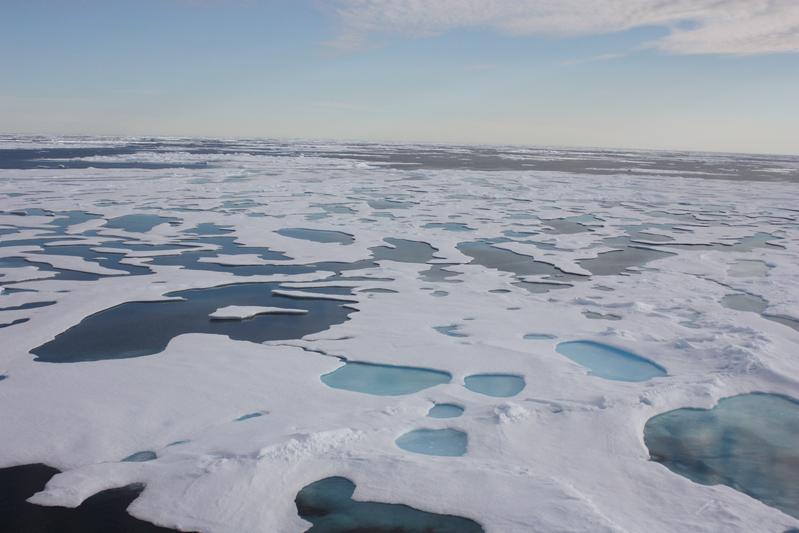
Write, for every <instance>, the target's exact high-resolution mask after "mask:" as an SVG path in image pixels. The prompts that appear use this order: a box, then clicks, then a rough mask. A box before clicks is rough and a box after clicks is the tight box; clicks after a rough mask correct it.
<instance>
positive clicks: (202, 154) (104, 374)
mask: <svg viewBox="0 0 799 533" xmlns="http://www.w3.org/2000/svg"><path fill="white" fill-rule="evenodd" d="M75 146H81V147H84V148H86V150H83V151H82V152H81V157H80V158H74V157H72V158H71V159H70V157H71V156H68V155H64V154H66V152H67V151H68V149H67V148H63V147H72V148H74V147H75ZM117 147H121V148H124V149H120V150H119V153H118V154H116V155H115V152H114V150H115V149H116V148H117ZM137 147H139V148H137ZM4 148H18V149H20V150H23V151H25V150H27V151H28V152H26V153H29V154H30V155H29V156H28V157H29V160H25V164H24V165H22V166H19V167H18V168H15V167H14V165H13V164H11V163H8V164H5V163H3V164H0V211H2V213H0V274H2V276H0V286H2V287H3V291H2V293H0V309H2V310H0V315H2V316H0V339H1V340H2V346H3V350H2V353H0V428H3V445H2V447H1V449H0V468H3V467H10V466H15V465H28V464H34V463H44V464H47V465H50V466H52V467H55V468H58V469H59V470H61V471H62V473H60V474H58V475H55V476H54V477H53V478H52V479H51V480H50V481H49V483H48V484H47V486H46V488H45V489H44V490H43V491H41V492H39V493H37V494H36V495H34V496H33V497H32V499H31V501H32V502H34V503H36V504H40V505H57V506H68V507H75V506H78V505H80V504H81V502H83V501H84V500H86V499H87V498H90V497H91V496H92V495H94V494H97V493H98V492H100V491H103V490H105V489H110V488H116V487H124V486H127V485H130V484H133V483H141V484H144V485H145V488H144V490H143V491H142V492H141V494H140V495H139V496H138V497H137V498H136V499H135V500H134V501H133V503H132V504H131V506H130V508H129V512H130V513H131V514H132V515H134V516H135V517H137V518H140V519H142V520H146V521H148V522H153V523H156V524H159V525H163V526H165V527H171V528H176V529H181V530H185V531H201V532H204V533H205V532H207V533H234V532H235V533H284V532H285V533H291V532H297V531H304V530H306V529H308V528H309V527H310V526H311V524H310V522H309V521H308V520H305V519H303V518H302V517H301V516H300V515H299V514H298V509H297V506H296V505H295V497H297V495H298V493H300V492H301V491H303V489H304V488H306V487H309V486H318V485H313V484H314V483H317V482H320V481H321V480H327V479H328V478H332V479H338V480H340V479H342V478H346V480H344V481H343V482H336V483H338V484H339V485H341V487H343V489H346V490H354V494H351V495H352V500H349V499H346V501H347V502H348V503H347V505H350V506H354V507H352V509H356V508H359V507H358V505H359V504H358V502H384V503H394V504H404V505H407V506H411V507H413V508H415V509H417V510H420V511H425V512H429V513H435V514H436V515H451V516H455V517H462V518H463V519H468V520H472V521H474V522H476V523H477V524H479V527H482V528H483V529H484V530H485V531H486V532H490V533H509V532H510V533H513V532H529V531H537V532H542V533H547V532H564V531H569V532H589V531H590V532H592V533H595V532H614V533H637V532H646V533H671V532H674V531H692V532H706V533H710V532H718V531H725V532H740V533H750V532H753V531H764V532H766V531H768V532H782V531H785V530H787V529H790V528H796V527H799V517H796V516H791V515H789V514H787V513H786V512H784V511H781V510H780V509H778V508H776V507H772V506H769V505H766V504H765V503H763V502H761V501H759V500H758V499H756V498H754V497H752V496H749V495H747V494H745V493H744V492H742V491H739V490H736V489H735V488H733V487H730V486H727V485H724V484H716V485H704V484H701V483H696V482H694V481H692V480H691V479H689V478H688V477H686V476H682V475H679V474H678V473H675V472H673V471H671V470H670V469H669V468H667V467H666V466H664V465H663V464H660V463H659V462H657V461H652V460H650V456H649V453H650V452H649V449H648V448H647V446H646V443H645V441H644V428H645V425H646V424H647V421H649V420H651V419H653V417H656V416H657V415H659V414H662V413H666V412H669V411H673V410H676V409H681V408H702V409H710V408H712V407H714V406H715V405H717V404H718V403H719V401H720V400H722V399H724V398H729V397H735V396H738V395H744V394H748V393H753V392H760V393H772V394H778V395H781V396H784V397H788V398H799V358H797V357H796V354H797V352H799V327H794V326H793V325H792V324H796V325H799V322H797V320H799V289H798V288H797V287H799V209H797V205H799V159H797V158H790V157H768V156H736V155H729V154H684V153H681V154H667V153H662V152H653V153H649V152H614V151H604V150H582V151H566V150H556V149H532V148H530V149H527V148H520V147H445V146H428V145H392V144H371V145H370V144H360V143H358V144H337V143H324V142H310V141H308V142H296V143H284V142H272V141H262V140H228V141H218V140H212V139H200V140H188V139H165V140H161V141H152V140H149V141H144V140H140V139H125V138H115V139H46V138H41V139H35V138H25V137H0V163H2V162H3V161H4V160H3V149H4ZM94 148H97V149H98V152H97V154H95V155H92V154H91V150H92V149H94ZM100 148H102V150H101V149H100ZM62 150H64V151H65V152H63V153H62ZM66 159H69V161H70V163H71V164H70V165H66V166H65V165H63V162H64V161H65V160H66ZM15 161H20V160H19V159H17V160H15ZM109 162H113V163H114V165H113V167H112V168H96V167H95V166H93V165H100V163H109ZM152 162H158V165H149V164H146V163H152ZM100 166H102V165H100ZM287 229H294V230H295V231H287ZM297 230H299V231H297ZM323 232H326V233H323ZM298 237H299V238H298ZM303 237H307V238H303ZM311 237H313V238H311ZM309 239H310V240H309ZM314 239H315V240H314ZM220 294H221V295H229V296H230V297H229V298H228V296H225V298H221V299H220V296H219V295H220ZM731 294H739V295H748V297H747V300H748V301H750V302H756V304H757V305H756V306H755V308H754V310H750V309H748V308H742V306H741V305H736V299H737V300H738V302H737V303H738V304H741V302H742V301H743V300H742V297H737V298H735V299H733V300H730V298H727V299H726V300H725V297H727V296H728V295H731ZM234 296H235V297H234ZM222 300H224V301H222ZM41 302H55V303H54V304H49V305H39V304H40V303H41ZM169 306H171V307H169ZM131 310H135V311H136V312H135V313H129V311H131ZM154 310H159V311H158V312H159V313H160V312H164V313H166V314H165V315H164V317H166V318H159V317H160V315H155V316H154V315H153V313H152V312H151V311H154ZM182 310H187V311H188V315H186V314H185V313H184V312H183V311H182ZM286 312H289V313H292V314H285V313H286ZM128 313H129V314H128ZM213 315H216V316H213ZM222 317H224V318H230V320H213V318H222ZM591 317H594V318H591ZM609 317H614V318H615V319H614V320H609V319H608V318H609ZM246 318H250V319H249V320H244V319H246ZM597 318H598V319H597ZM98 321H99V322H98ZM103 321H110V322H103ZM81 324H83V325H81ZM91 324H112V325H113V328H111V329H108V328H106V327H105V326H103V331H106V332H107V333H108V334H107V335H105V336H104V335H96V336H93V335H84V334H83V333H82V332H94V331H95V330H93V329H91V328H89V325H91ZM176 324H177V325H178V326H179V327H178V326H176ZM84 328H89V329H84ZM436 328H438V329H436ZM442 333H445V334H442ZM66 340H69V343H68V344H64V343H65V342H66ZM76 341H79V342H76ZM574 341H591V342H595V343H600V344H602V345H608V346H612V347H615V348H618V349H620V350H624V351H625V352H630V353H633V354H636V355H638V356H640V357H641V358H644V359H646V360H647V361H651V363H652V364H654V365H656V366H657V367H658V368H662V369H666V370H667V372H668V373H667V374H665V375H664V373H663V372H659V373H657V374H658V375H654V376H652V377H651V378H650V379H646V380H643V381H637V382H632V381H617V380H609V379H601V378H599V377H597V376H592V375H591V370H590V369H589V368H586V367H584V366H581V365H579V364H576V363H574V362H573V361H571V360H569V359H568V358H567V357H564V356H563V355H561V354H560V353H558V351H557V346H558V344H560V343H568V342H574ZM42 346H50V348H49V350H50V351H48V353H47V356H40V357H39V358H38V360H37V357H36V356H35V355H33V354H32V351H35V350H37V349H38V348H40V347H42ZM64 346H69V347H70V350H72V352H70V353H69V354H66V355H68V357H60V355H64V354H63V353H60V352H59V350H61V349H63V347H64ZM109 346H110V347H112V348H113V347H117V348H119V347H120V346H121V348H120V350H119V353H118V354H117V355H118V357H111V358H109V357H101V356H99V355H98V354H100V355H103V354H104V353H106V349H107V348H108V347H109ZM142 346H143V348H142ZM123 348H124V349H123ZM129 348H130V349H133V350H134V351H125V350H128V349H129ZM136 350H138V351H136ZM73 352H74V353H73ZM87 354H89V355H90V356H87ZM119 354H122V355H119ZM58 361H63V362H58ZM344 369H347V370H344ZM364 370H365V371H364ZM403 370H405V372H403ZM353 371H355V372H353ZM411 374H413V375H412V376H411ZM325 376H327V377H325ZM330 376H336V378H335V380H333V379H332V378H330ZM408 376H411V377H412V378H413V379H417V378H421V381H420V382H413V380H411V381H404V380H407V379H408ZM336 380H340V381H336ZM337 385H340V386H337ZM380 387H383V388H382V389H381V388H380ZM380 390H382V391H384V392H385V391H389V392H388V393H380V392H379V391H380ZM450 404H451V405H454V406H457V407H458V408H460V409H462V414H460V416H457V417H453V418H438V417H436V416H428V414H429V413H431V412H434V411H431V409H432V408H434V407H435V406H439V405H450ZM256 414H257V416H256ZM418 430H424V431H425V432H426V433H421V434H420V433H418V432H417V433H413V432H414V431H418ZM409 434H410V435H412V437H413V438H411V441H412V442H415V443H416V444H419V445H420V446H421V447H424V446H425V442H428V443H429V442H430V441H429V437H430V435H435V436H436V438H437V437H438V436H444V437H446V438H445V439H444V442H445V444H447V445H452V443H453V442H455V445H456V447H457V446H460V445H461V444H462V445H463V447H462V450H461V448H458V451H463V452H464V453H463V455H459V454H455V453H450V454H439V455H427V454H424V453H413V452H409V451H407V450H405V449H403V448H401V447H400V446H398V439H402V437H403V436H404V435H409ZM420 436H421V437H422V438H421V441H418V440H416V439H417V438H418V437H420ZM790 437H795V440H797V441H799V435H788V438H790ZM409 438H410V437H409ZM425 438H428V440H427V441H425ZM781 438H785V436H784V435H783V437H781ZM448 439H449V440H448ZM400 442H402V443H405V442H406V439H402V440H400ZM420 442H421V443H420ZM445 449H446V448H445ZM451 449H452V448H450V450H451ZM143 452H146V456H145V455H138V456H139V457H146V458H147V459H149V460H146V461H125V460H123V459H124V458H129V457H136V456H137V454H142V453H143ZM785 468H796V466H795V465H793V466H791V465H786V466H785ZM785 479H788V482H791V478H785ZM785 479H783V480H782V481H781V482H785ZM341 487H339V488H341ZM346 490H344V492H346ZM347 498H349V496H347ZM403 509H407V508H403ZM425 516H427V515H425ZM464 523H467V522H464ZM468 524H473V522H468ZM469 527H473V526H469Z"/></svg>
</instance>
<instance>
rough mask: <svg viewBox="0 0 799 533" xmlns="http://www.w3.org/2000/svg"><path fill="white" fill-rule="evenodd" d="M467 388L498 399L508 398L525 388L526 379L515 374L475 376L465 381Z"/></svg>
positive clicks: (468, 377)
mask: <svg viewBox="0 0 799 533" xmlns="http://www.w3.org/2000/svg"><path fill="white" fill-rule="evenodd" d="M464 385H466V388H467V389H469V390H471V391H474V392H479V393H480V394H485V395H486V396H496V397H497V398H508V397H510V396H516V395H517V394H519V393H520V392H521V391H522V390H523V389H524V386H525V382H524V378H523V377H521V376H516V375H514V374H475V375H473V376H467V377H466V379H464Z"/></svg>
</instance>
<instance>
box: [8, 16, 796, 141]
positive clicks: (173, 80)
mask: <svg viewBox="0 0 799 533" xmlns="http://www.w3.org/2000/svg"><path fill="white" fill-rule="evenodd" d="M553 5H555V7H553ZM586 5H587V4H586V3H584V2H582V3H581V2H580V1H578V0H563V1H562V3H556V4H553V3H552V2H545V1H543V0H482V2H476V0H416V1H412V0H329V1H323V0H271V1H270V0H128V1H126V0H103V1H100V0H72V1H70V0H49V1H47V0H3V10H2V16H1V17H0V68H1V69H2V70H1V71H0V72H2V76H0V131H2V132H6V133H46V134H62V133H64V134H112V135H114V134H122V135H127V134H130V135H200V136H223V137H229V136H239V137H246V136H258V137H304V138H341V139H365V140H399V141H402V140H415V141H431V142H468V143H512V144H534V145H558V146H563V145H566V146H608V147H630V148H665V149H692V150H719V151H746V152H773V153H799V96H797V95H799V10H797V9H796V6H797V5H799V2H793V1H792V0H791V2H788V1H783V0H770V1H769V0H762V1H761V0H722V1H721V2H719V1H718V0H691V1H690V2H688V1H687V0H673V1H671V2H669V1H666V0H597V2H596V3H595V4H593V5H592V6H591V7H587V8H586V7H585V6H586ZM719 6H721V7H719Z"/></svg>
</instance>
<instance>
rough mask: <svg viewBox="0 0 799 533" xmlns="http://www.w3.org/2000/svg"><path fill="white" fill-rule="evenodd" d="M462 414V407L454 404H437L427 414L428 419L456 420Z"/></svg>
mask: <svg viewBox="0 0 799 533" xmlns="http://www.w3.org/2000/svg"><path fill="white" fill-rule="evenodd" d="M462 414H463V407H461V406H460V405H455V404H454V403H437V404H435V405H434V406H433V407H431V408H430V410H429V411H428V412H427V416H429V417H430V418H457V417H459V416H461V415H462Z"/></svg>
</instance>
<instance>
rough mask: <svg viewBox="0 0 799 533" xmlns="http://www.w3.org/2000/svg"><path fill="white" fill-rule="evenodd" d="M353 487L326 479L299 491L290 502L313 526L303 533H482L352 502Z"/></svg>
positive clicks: (452, 520)
mask: <svg viewBox="0 0 799 533" xmlns="http://www.w3.org/2000/svg"><path fill="white" fill-rule="evenodd" d="M354 493H355V484H354V483H353V482H352V481H350V480H349V479H347V478H343V477H329V478H325V479H322V480H320V481H317V482H315V483H311V484H310V485H307V486H306V487H305V488H303V489H302V490H301V491H300V492H299V494H297V498H296V499H295V500H294V502H295V504H296V505H297V513H298V514H299V515H300V518H303V519H305V520H307V521H309V522H311V523H312V524H313V526H312V527H311V528H310V529H308V530H307V532H306V533H483V528H482V527H481V526H480V524H478V523H477V522H475V521H474V520H470V519H468V518H462V517H459V516H453V515H442V514H435V513H428V512H426V511H420V510H418V509H414V508H413V507H409V506H407V505H402V504H395V503H378V502H360V501H356V500H353V499H352V495H353V494H354Z"/></svg>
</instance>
